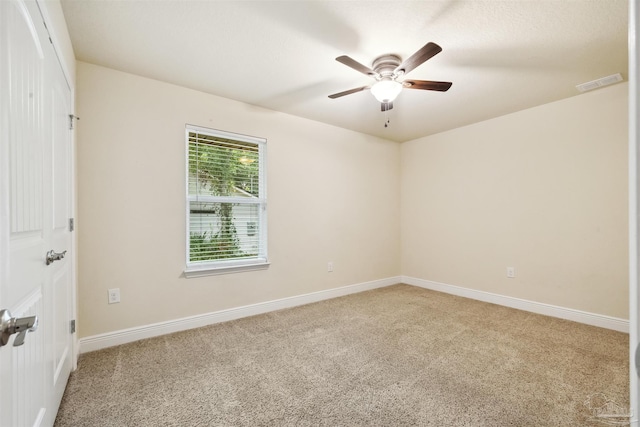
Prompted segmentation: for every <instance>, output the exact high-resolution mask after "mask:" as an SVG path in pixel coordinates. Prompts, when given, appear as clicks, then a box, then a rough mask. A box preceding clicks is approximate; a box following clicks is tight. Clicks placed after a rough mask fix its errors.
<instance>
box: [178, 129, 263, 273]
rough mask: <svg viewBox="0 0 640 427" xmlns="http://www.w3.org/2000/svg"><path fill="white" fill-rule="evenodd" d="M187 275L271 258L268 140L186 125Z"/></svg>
mask: <svg viewBox="0 0 640 427" xmlns="http://www.w3.org/2000/svg"><path fill="white" fill-rule="evenodd" d="M186 140H187V144H186V145H187V219H188V220H187V270H186V272H185V273H186V274H187V276H189V275H190V273H194V275H198V273H202V272H205V271H207V270H217V271H218V272H219V271H220V270H237V269H243V268H245V267H251V266H253V267H255V266H259V265H266V264H267V232H266V231H267V230H266V224H267V221H266V208H267V203H266V182H265V177H266V173H265V172H266V171H265V164H266V161H265V159H266V140H265V139H262V138H256V137H251V136H246V135H239V134H235V133H230V132H223V131H218V130H213V129H206V128H201V127H196V126H191V125H187V127H186Z"/></svg>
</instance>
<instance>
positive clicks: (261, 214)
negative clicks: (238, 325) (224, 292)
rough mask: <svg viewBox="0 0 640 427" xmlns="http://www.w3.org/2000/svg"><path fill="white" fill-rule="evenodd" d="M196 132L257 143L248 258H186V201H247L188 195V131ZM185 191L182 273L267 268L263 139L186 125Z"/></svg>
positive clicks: (188, 247)
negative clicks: (254, 247) (254, 220)
mask: <svg viewBox="0 0 640 427" xmlns="http://www.w3.org/2000/svg"><path fill="white" fill-rule="evenodd" d="M190 132H197V133H201V134H206V135H210V136H214V137H219V138H225V139H232V140H236V141H240V142H249V143H255V144H258V162H259V167H258V168H259V178H258V179H259V184H258V185H259V190H258V193H259V197H258V199H257V200H256V199H252V200H251V204H254V205H255V204H257V205H258V224H257V225H258V226H257V231H256V232H257V233H259V242H260V243H259V244H258V250H259V253H258V256H257V257H256V258H249V259H225V260H219V261H214V260H212V261H196V262H193V261H190V235H191V227H190V216H191V211H190V202H193V201H204V202H214V203H247V200H246V199H245V200H242V198H236V197H220V196H195V195H190V194H189V133H190ZM185 184H186V186H185V190H186V197H185V200H186V203H185V207H186V224H185V230H186V233H185V235H186V239H185V242H186V251H185V260H186V268H185V270H184V275H185V277H187V278H191V277H201V276H208V275H214V274H226V273H237V272H242V271H251V270H262V269H265V268H268V266H269V260H268V257H267V246H268V245H267V140H266V139H265V138H259V137H255V136H248V135H242V134H238V133H233V132H227V131H222V130H217V129H210V128H205V127H200V126H194V125H189V124H187V125H186V126H185Z"/></svg>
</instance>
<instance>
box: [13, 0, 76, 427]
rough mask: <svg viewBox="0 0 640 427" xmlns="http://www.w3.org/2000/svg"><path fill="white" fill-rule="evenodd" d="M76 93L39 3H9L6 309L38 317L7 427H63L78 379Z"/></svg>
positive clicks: (17, 373)
mask: <svg viewBox="0 0 640 427" xmlns="http://www.w3.org/2000/svg"><path fill="white" fill-rule="evenodd" d="M70 101H71V96H70V89H69V85H68V84H67V81H66V79H65V76H64V73H63V72H62V70H61V67H60V64H59V62H58V59H57V56H56V53H55V51H54V48H53V45H52V44H51V41H50V38H49V35H48V33H47V30H46V27H45V25H44V23H43V19H42V15H41V14H40V10H39V8H38V4H36V2H35V1H33V0H0V309H8V310H9V311H10V312H11V315H12V316H13V317H16V318H23V317H27V316H37V317H38V320H39V325H38V328H37V329H36V330H35V331H33V332H28V333H27V334H26V336H25V340H24V344H23V345H21V346H18V347H16V346H14V343H15V340H16V337H17V336H18V335H17V334H14V335H13V336H12V337H11V338H10V340H9V342H8V343H7V345H5V346H3V347H0V384H1V387H0V426H2V427H5V426H7V427H14V426H15V427H18V426H37V425H43V426H49V425H53V422H54V420H55V415H56V412H57V408H58V406H59V404H60V399H61V397H62V393H63V392H64V387H65V386H66V382H67V379H68V377H69V373H70V370H71V357H72V353H73V352H72V347H71V346H72V336H71V333H70V330H69V327H70V319H71V313H72V304H71V301H72V295H71V282H72V277H71V274H72V271H73V270H72V268H73V267H72V264H73V263H72V262H71V257H70V256H66V257H64V258H62V259H60V260H58V261H54V262H53V263H50V264H49V265H47V264H46V253H47V252H48V251H49V250H54V251H55V252H58V253H61V252H64V251H68V252H67V255H70V251H71V249H72V248H71V243H72V240H71V234H70V230H69V217H70V212H71V192H70V189H71V174H70V170H71V145H70V144H71V133H70V132H71V131H70V130H69V113H70Z"/></svg>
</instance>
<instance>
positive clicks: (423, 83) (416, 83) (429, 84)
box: [402, 80, 453, 92]
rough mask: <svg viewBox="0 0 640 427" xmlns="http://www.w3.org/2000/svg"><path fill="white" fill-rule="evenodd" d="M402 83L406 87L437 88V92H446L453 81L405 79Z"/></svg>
mask: <svg viewBox="0 0 640 427" xmlns="http://www.w3.org/2000/svg"><path fill="white" fill-rule="evenodd" d="M402 84H403V86H404V87H406V88H407V89H422V90H437V91H439V92H446V91H448V90H449V88H450V87H451V85H452V84H453V83H451V82H434V81H430V80H405V81H404V82H402Z"/></svg>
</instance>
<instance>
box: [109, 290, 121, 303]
mask: <svg viewBox="0 0 640 427" xmlns="http://www.w3.org/2000/svg"><path fill="white" fill-rule="evenodd" d="M118 302H120V288H113V289H109V304H115V303H118Z"/></svg>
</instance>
